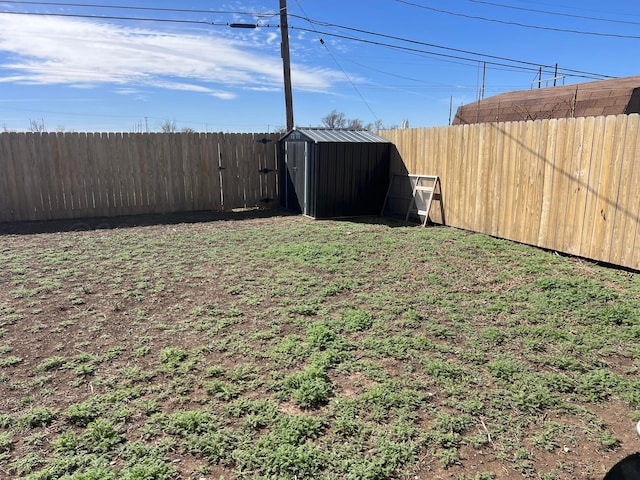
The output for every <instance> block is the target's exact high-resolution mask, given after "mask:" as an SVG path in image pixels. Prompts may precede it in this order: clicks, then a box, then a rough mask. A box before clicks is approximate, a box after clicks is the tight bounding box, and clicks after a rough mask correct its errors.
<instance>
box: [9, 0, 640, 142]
mask: <svg viewBox="0 0 640 480" xmlns="http://www.w3.org/2000/svg"><path fill="white" fill-rule="evenodd" d="M286 3H287V10H288V17H287V18H288V24H289V30H288V34H289V42H290V55H291V71H292V86H293V111H294V121H295V124H296V125H297V126H300V127H309V126H321V125H322V119H323V118H324V117H326V116H327V115H328V114H330V113H331V112H333V111H335V112H339V113H343V114H344V115H345V117H346V118H347V119H358V120H360V121H361V122H362V123H363V124H371V125H377V126H382V127H385V128H395V127H399V126H402V125H403V124H404V125H405V126H406V125H408V126H410V127H430V126H443V125H448V124H449V123H450V121H451V119H452V116H453V115H455V110H456V108H457V107H458V106H460V105H462V104H466V103H470V102H474V101H476V100H477V99H478V98H480V97H482V96H484V97H485V98H486V97H489V96H492V95H496V94H499V93H503V92H507V91H513V90H527V89H530V88H538V86H539V85H540V86H542V87H551V86H552V85H553V83H554V81H555V82H556V83H557V84H558V85H562V84H573V83H579V82H587V81H594V80H602V79H607V78H612V77H625V76H632V75H640V66H638V62H637V52H638V50H639V48H640V3H638V2H637V0H609V1H607V2H604V1H602V0H581V1H579V2H578V1H576V0H486V1H485V0H447V1H442V0H367V1H363V0H342V1H337V0H288V1H287V2H286ZM0 12H2V13H0V131H29V130H42V129H44V130H47V131H75V132H146V131H160V130H162V128H163V126H164V127H167V126H172V127H174V128H175V129H176V130H178V131H180V130H184V129H191V130H195V131H201V132H205V131H206V132H256V133H257V132H260V133H262V132H273V131H281V130H283V129H284V128H285V125H286V111H285V100H284V88H283V84H284V83H283V73H282V72H283V65H282V59H281V55H280V42H281V34H280V16H279V0H238V1H234V0H231V1H226V0H181V1H177V0H174V1H168V0H154V1H149V0H130V1H121V0H84V1H82V2H75V1H72V0H67V1H66V2H52V1H46V2H32V1H2V0H0ZM232 24H244V25H255V26H256V28H237V27H232V26H231V25H232ZM556 65H557V77H558V78H557V79H556V80H550V79H552V78H554V77H556ZM540 69H542V75H541V77H540ZM540 78H542V80H544V81H543V82H542V83H541V84H539V83H537V82H538V81H539V80H540Z"/></svg>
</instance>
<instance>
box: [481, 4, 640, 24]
mask: <svg viewBox="0 0 640 480" xmlns="http://www.w3.org/2000/svg"><path fill="white" fill-rule="evenodd" d="M469 1H470V2H473V3H482V4H484V5H491V6H494V7H501V8H510V9H512V10H521V11H524V12H533V13H544V14H546V15H557V16H559V17H569V18H579V19H581V20H594V21H597V22H609V23H622V24H626V25H640V22H630V21H628V20H613V19H610V18H598V17H587V16H585V15H573V14H571V13H561V12H550V11H548V10H537V9H535V8H525V7H516V6H513V5H503V4H501V3H494V2H487V1H484V0H469Z"/></svg>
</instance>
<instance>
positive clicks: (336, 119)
mask: <svg viewBox="0 0 640 480" xmlns="http://www.w3.org/2000/svg"><path fill="white" fill-rule="evenodd" d="M322 124H323V125H324V126H325V127H327V128H348V129H350V130H372V131H373V130H383V129H384V128H385V127H384V126H383V125H382V120H380V119H379V118H378V119H377V120H376V121H375V122H374V123H364V122H363V121H362V120H360V119H359V118H347V117H346V116H345V114H344V113H342V112H338V111H337V110H333V111H332V112H331V113H330V114H329V115H327V116H326V117H324V118H323V119H322Z"/></svg>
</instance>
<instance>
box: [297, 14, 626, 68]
mask: <svg viewBox="0 0 640 480" xmlns="http://www.w3.org/2000/svg"><path fill="white" fill-rule="evenodd" d="M289 16H295V15H291V14H290V15H289ZM305 20H307V21H309V22H310V23H314V24H316V25H321V26H323V27H331V28H340V29H344V30H349V31H352V32H358V33H364V34H366V35H371V36H376V37H382V38H387V39H389V40H398V41H402V42H407V43H412V44H415V45H422V46H425V47H431V48H438V49H441V50H448V51H451V52H456V53H464V54H467V55H474V56H477V57H482V58H491V59H494V60H503V61H507V62H512V63H519V64H523V65H529V66H533V67H536V69H537V68H540V66H541V65H540V64H538V63H534V62H528V61H525V60H517V59H514V58H509V57H501V56H498V55H490V54H486V53H479V52H474V51H471V50H463V49H459V48H451V47H445V46H442V45H437V44H434V43H428V42H422V41H419V40H412V39H409V38H403V37H398V36H395V35H387V34H384V33H379V32H372V31H369V30H363V29H360V28H354V27H348V26H345V25H338V24H335V23H329V22H323V21H320V20H310V19H305ZM314 31H315V30H314ZM359 40H360V41H363V40H362V39H359ZM429 53H430V54H431V55H438V54H437V53H435V52H429ZM452 58H458V59H463V60H471V61H474V62H475V61H478V59H477V58H476V59H469V58H465V57H456V56H453V57H452ZM487 63H489V62H487ZM495 65H500V66H505V65H504V64H498V63H495ZM507 66H511V65H507ZM542 67H543V68H553V65H542ZM563 71H564V72H572V73H577V74H583V75H589V78H593V77H601V78H615V77H612V76H610V75H603V74H599V73H593V72H585V71H581V70H572V69H566V68H565V69H563Z"/></svg>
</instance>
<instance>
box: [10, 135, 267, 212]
mask: <svg viewBox="0 0 640 480" xmlns="http://www.w3.org/2000/svg"><path fill="white" fill-rule="evenodd" d="M277 139H278V135H277V134H222V133H131V134H128V133H124V134H121V133H117V134H107V133H1V134H0V222H8V221H24V220H49V219H58V218H80V217H99V216H117V215H132V214H149V213H168V212H179V211H197V210H228V209H232V208H242V207H252V206H270V205H277V204H278V191H277V188H278V180H277V169H278V152H277Z"/></svg>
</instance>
